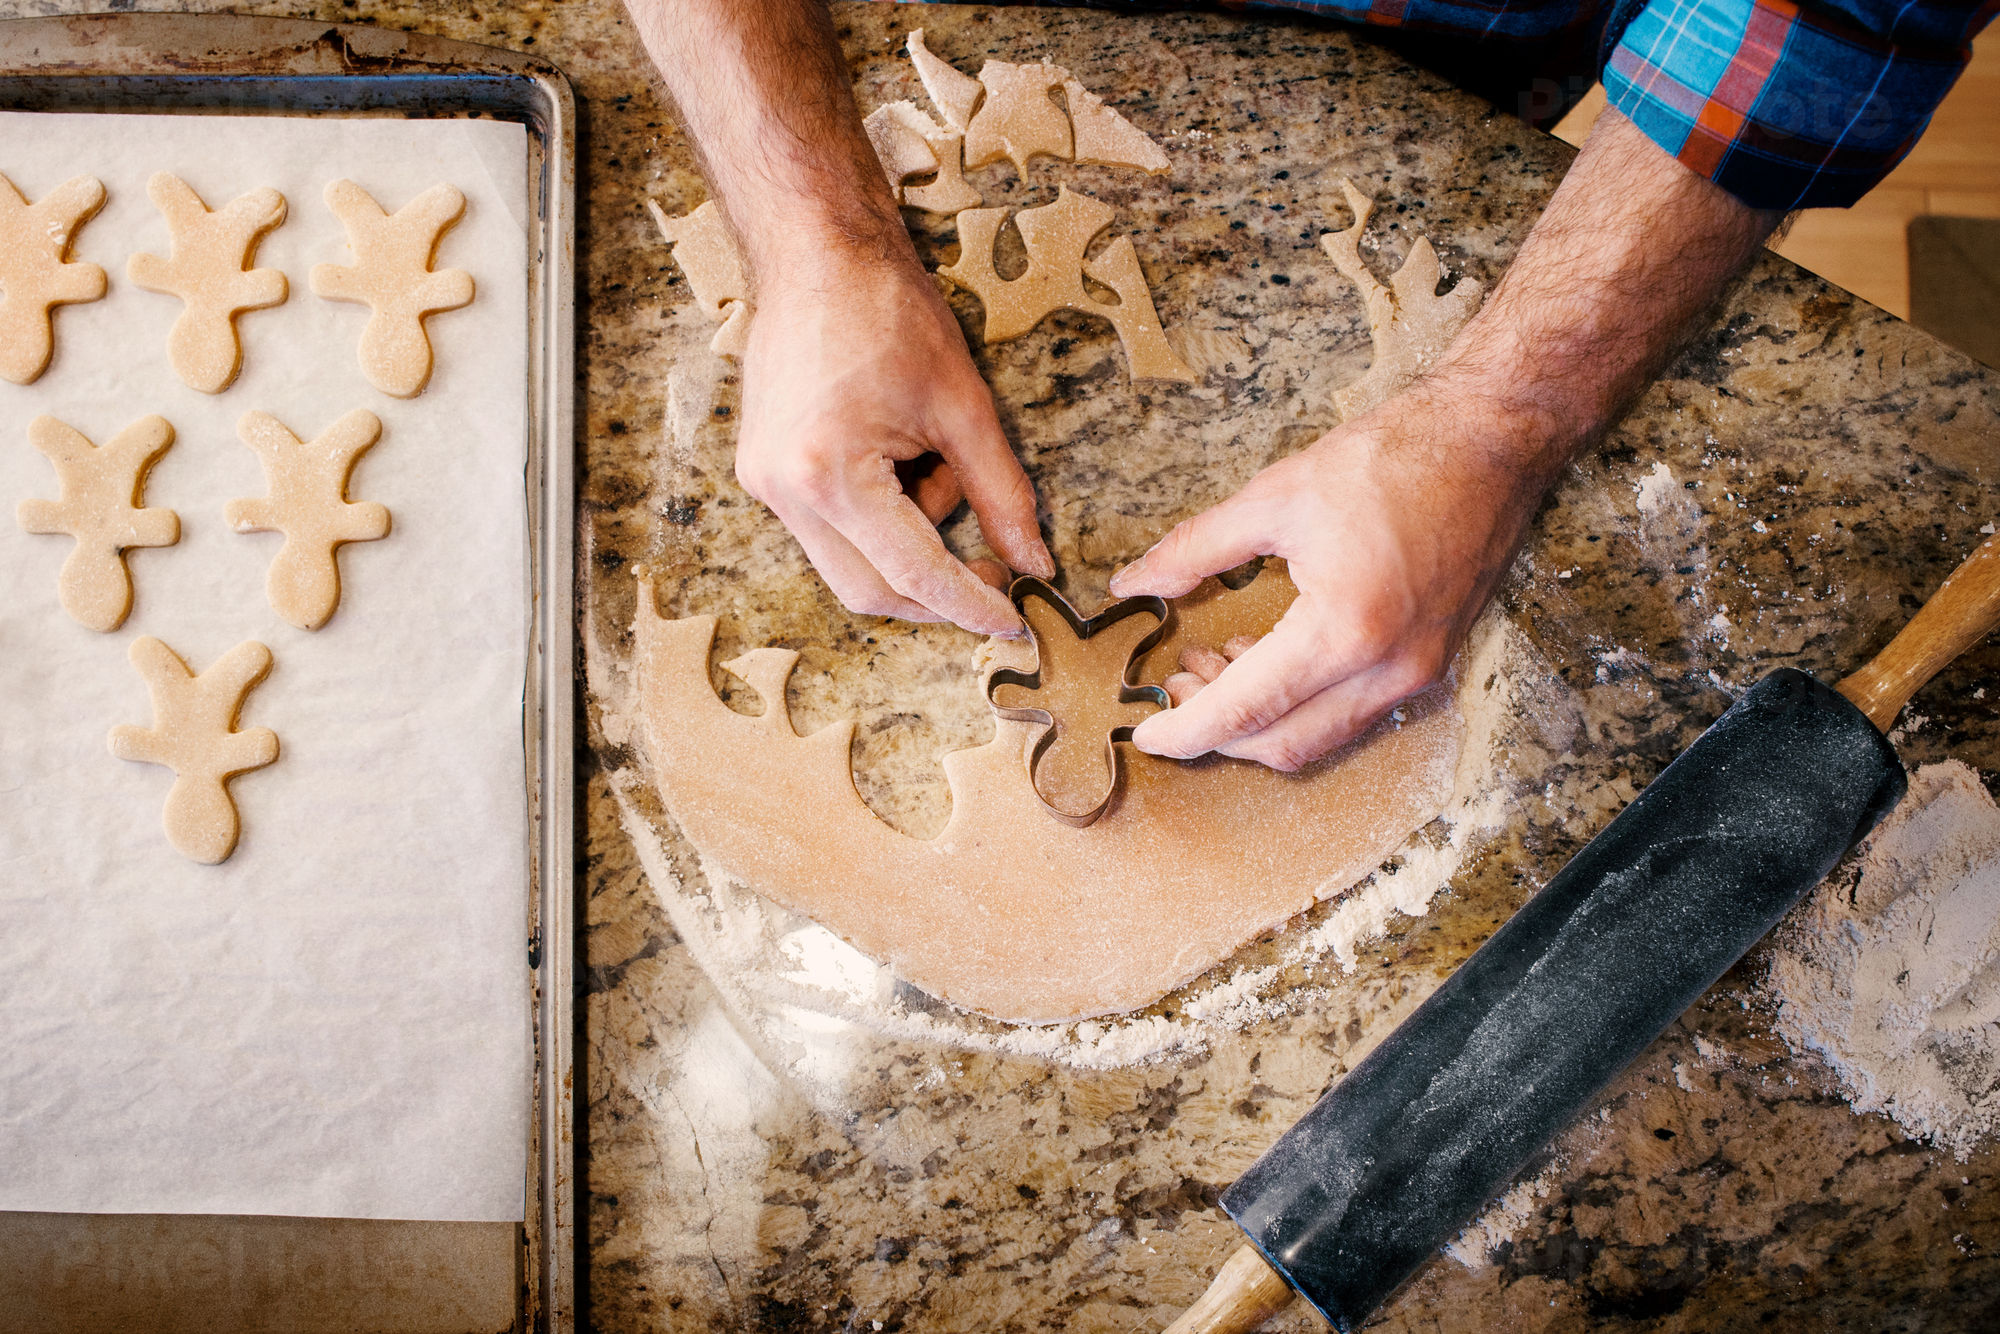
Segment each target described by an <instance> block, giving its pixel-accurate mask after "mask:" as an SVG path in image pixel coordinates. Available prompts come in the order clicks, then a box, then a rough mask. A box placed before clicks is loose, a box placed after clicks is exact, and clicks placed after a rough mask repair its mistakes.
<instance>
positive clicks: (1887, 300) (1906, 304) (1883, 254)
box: [1555, 23, 2000, 319]
mask: <svg viewBox="0 0 2000 1334" xmlns="http://www.w3.org/2000/svg"><path fill="white" fill-rule="evenodd" d="M1972 51H1973V54H1972V64H1971V65H1970V66H1968V67H1967V69H1966V71H1965V73H1964V74H1962V75H1960V76H1959V80H1958V83H1957V85H1956V86H1955V87H1953V88H1952V90H1951V95H1950V96H1949V97H1947V98H1946V99H1945V100H1944V104H1943V105H1942V106H1940V107H1939V108H1938V111H1937V115H1936V116H1934V117H1933V118H1932V120H1931V125H1930V129H1928V130H1927V131H1925V133H1924V137H1923V139H1922V140H1920V141H1919V142H1918V144H1917V146H1916V148H1914V149H1913V150H1911V152H1910V155H1909V157H1907V158H1905V159H1904V160H1903V163H1902V165H1901V166H1899V167H1897V168H1896V170H1895V171H1894V172H1892V173H1890V175H1889V178H1888V179H1887V180H1885V181H1883V182H1882V184H1880V185H1879V186H1877V187H1876V188H1875V190H1874V191H1873V192H1872V193H1871V194H1869V195H1868V197H1867V198H1865V199H1863V200H1862V201H1861V202H1860V203H1858V204H1856V205H1855V206H1854V207H1853V208H1850V209H1833V208H1823V209H1814V210H1812V211H1810V212H1807V213H1802V214H1800V215H1799V219H1798V221H1797V222H1795V223H1794V224H1793V225H1792V230H1791V232H1790V233H1789V234H1788V235H1787V236H1786V237H1785V238H1784V239H1783V240H1781V241H1779V242H1778V243H1777V245H1776V246H1775V249H1776V250H1777V252H1778V253H1779V254H1781V255H1783V256H1785V258H1787V259H1789V260H1792V261H1793V262H1795V263H1797V264H1799V265H1801V266H1802V267H1804V268H1808V269H1811V270H1812V271H1813V272H1814V273H1817V274H1819V275H1820V276H1821V277H1822V278H1825V279H1827V280H1828V281H1830V282H1833V283H1837V284H1839V285H1840V286H1842V287H1844V288H1846V289H1847V290H1848V291H1850V292H1852V293H1854V294H1855V295H1856V296H1858V297H1861V298H1862V299H1863V300H1865V301H1870V302H1873V303H1874V304H1875V305H1878V306H1880V307H1881V308H1882V309H1884V310H1886V311H1889V312H1890V313H1892V314H1895V315H1900V316H1902V317H1903V318H1904V319H1908V318H1909V317H1910V261H1909V249H1908V246H1907V244H1906V242H1905V240H1904V231H1905V229H1906V228H1908V227H1909V225H1910V219H1912V218H1916V217H1921V216H1923V215H1924V214H1927V213H1936V214H1946V215H1949V216H1952V217H1961V218H2000V23H1995V24H1994V25H1993V26H1991V27H1989V28H1988V29H1987V30H1986V32H1985V33H1983V34H1982V35H1981V36H1980V37H1979V39H1978V40H1977V41H1975V42H1974V43H1973V48H1972ZM1603 109H1604V88H1603V86H1602V85H1601V84H1600V85H1599V86H1597V87H1595V88H1593V89H1591V90H1590V95H1589V96H1588V97H1586V98H1585V99H1584V100H1583V101H1582V102H1581V103H1580V104H1579V105H1578V106H1577V108H1576V109H1575V110H1574V111H1572V112H1570V114H1569V115H1568V116H1566V117H1564V118H1563V121H1562V123H1561V124H1559V125H1557V126H1556V128H1555V134H1556V137H1557V138H1559V139H1563V140H1566V141H1568V142H1569V143H1573V144H1580V143H1582V142H1583V137H1584V135H1586V134H1588V133H1589V132H1590V126H1591V123H1592V122H1593V121H1595V120H1596V119H1597V113H1598V112H1599V111H1601V110H1603ZM1996 318H2000V314H1996Z"/></svg>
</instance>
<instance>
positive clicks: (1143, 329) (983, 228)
mask: <svg viewBox="0 0 2000 1334" xmlns="http://www.w3.org/2000/svg"><path fill="white" fill-rule="evenodd" d="M1007 212H1008V211H1007V210H1006V209H1004V208H975V209H967V210H966V211H965V212H963V213H961V214H959V215H958V237H959V243H960V248H959V257H958V262H957V263H956V264H952V265H949V266H947V267H945V268H941V269H939V270H938V273H939V275H940V276H942V277H945V278H948V279H950V280H951V281H952V282H955V283H957V284H958V285H959V286H961V287H964V288H966V289H967V290H968V291H970V292H971V293H972V294H973V295H974V296H977V297H978V298H979V301H980V304H981V305H982V306H984V307H985V308H986V334H985V337H986V341H987V342H989V343H1000V342H1005V341H1006V340H1007V339H1010V338H1019V337H1020V336H1021V335H1022V334H1024V333H1026V332H1028V330H1030V329H1032V328H1034V327H1035V325H1037V324H1039V323H1040V322H1041V320H1042V318H1043V317H1044V316H1046V315H1047V314H1049V313H1050V312H1051V311H1054V310H1059V309H1063V308H1065V307H1066V308H1068V309H1070V310H1080V311H1083V312H1085V313H1086V314H1090V315H1096V316H1099V317H1100V318H1102V319H1106V320H1109V321H1110V322H1111V327H1112V328H1113V329H1115V330H1117V332H1118V338H1119V341H1121V342H1122V343H1123V344H1124V345H1125V363H1126V367H1127V369H1128V370H1129V371H1130V373H1131V376H1132V378H1133V379H1135V380H1149V379H1150V380H1179V381H1181V382H1182V383H1190V384H1191V383H1193V381H1194V378H1195V377H1194V372H1193V371H1192V370H1190V369H1189V368H1188V364H1187V362H1186V361H1184V360H1182V359H1181V355H1180V353H1178V352H1176V351H1174V349H1173V346H1172V345H1171V344H1169V343H1168V342H1167V336H1166V333H1165V332H1164V331H1163V330H1162V329H1161V328H1160V317H1159V314H1158V312H1157V311H1155V310H1154V308H1153V294H1152V293H1151V292H1150V291H1148V290H1147V288H1146V276H1145V274H1144V273H1142V272H1141V271H1140V269H1139V255H1138V252H1137V251H1136V250H1134V249H1133V247H1132V238H1131V237H1129V236H1121V237H1119V238H1118V239H1117V240H1115V241H1113V242H1112V243H1111V244H1110V245H1108V246H1106V247H1105V248H1104V251H1103V252H1102V253H1101V254H1099V255H1098V256H1097V258H1095V259H1090V260H1086V259H1085V258H1084V257H1083V252H1084V250H1085V249H1086V248H1087V247H1088V246H1089V245H1090V242H1091V240H1092V238H1094V237H1095V236H1096V235H1097V234H1098V233H1099V232H1101V231H1103V230H1104V229H1105V227H1106V226H1108V225H1109V224H1110V222H1111V217H1112V213H1113V210H1112V208H1111V206H1110V205H1109V204H1103V203H1099V202H1098V201H1097V200H1095V199H1091V198H1089V197H1088V196H1086V195H1079V194H1075V193H1072V192H1071V190H1070V189H1069V187H1068V186H1064V187H1062V189H1061V190H1060V191H1059V192H1058V193H1057V195H1056V202H1055V203H1053V204H1046V205H1043V206H1042V207H1041V208H1024V209H1022V210H1021V211H1020V212H1019V213H1016V214H1015V215H1014V225H1015V226H1016V227H1018V228H1019V229H1020V231H1021V243H1022V245H1023V246H1025V247H1026V249H1027V252H1028V267H1027V270H1026V272H1024V273H1022V274H1021V276H1020V277H1018V278H1002V277H1001V276H1000V275H999V273H998V272H996V271H995V269H994V267H993V245H994V241H995V240H996V239H997V238H998V236H999V234H1000V224H1001V223H1002V222H1003V221H1004V220H1005V219H1006V217H1007ZM1086 274H1088V275H1089V276H1090V277H1091V278H1092V279H1094V280H1096V281H1097V282H1100V283H1102V284H1104V285H1105V286H1106V287H1109V288H1110V289H1111V290H1112V291H1113V292H1115V293H1117V294H1118V300H1117V302H1116V303H1115V304H1108V303H1106V302H1102V301H1099V300H1097V298H1095V297H1093V296H1091V295H1090V293H1089V292H1088V291H1087V290H1086V289H1085V288H1084V285H1083V279H1084V275H1086Z"/></svg>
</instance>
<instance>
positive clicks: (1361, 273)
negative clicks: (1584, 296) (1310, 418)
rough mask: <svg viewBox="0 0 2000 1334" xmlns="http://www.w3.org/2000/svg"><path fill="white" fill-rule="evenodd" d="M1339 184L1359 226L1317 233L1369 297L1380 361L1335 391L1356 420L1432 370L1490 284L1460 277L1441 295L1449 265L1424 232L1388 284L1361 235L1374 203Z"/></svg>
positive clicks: (1345, 416)
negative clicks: (1364, 254) (1369, 259)
mask: <svg viewBox="0 0 2000 1334" xmlns="http://www.w3.org/2000/svg"><path fill="white" fill-rule="evenodd" d="M1340 188H1341V192H1342V193H1343V194H1345V195H1346V196H1347V207H1348V208H1349V209H1350V210H1352V211H1353V213H1354V225H1353V226H1351V227H1349V228H1348V229H1347V230H1346V231H1344V232H1327V233H1324V234H1323V235H1322V236H1321V237H1320V238H1319V243H1320V248H1321V249H1323V250H1325V251H1326V253H1327V255H1328V257H1330V258H1331V259H1332V260H1333V266H1334V267H1335V268H1336V269H1338V270H1340V272H1341V275H1342V276H1343V277H1345V278H1346V279H1347V280H1348V281H1349V282H1351V283H1353V284H1354V285H1355V286H1356V287H1358V288H1360V289H1361V296H1362V300H1363V301H1365V302H1366V303H1367V310H1368V332H1369V337H1370V339H1371V340H1372V341H1373V342H1374V344H1375V359H1374V361H1372V362H1371V363H1369V366H1368V373H1367V374H1366V375H1364V376H1362V377H1361V378H1360V379H1359V380H1357V381H1355V382H1354V383H1353V384H1351V385H1349V386H1347V387H1346V388H1345V389H1341V390H1338V391H1336V392H1335V394H1334V396H1333V404H1334V407H1335V408H1337V409H1338V410H1339V412H1340V419H1341V420H1342V421H1351V420H1353V419H1354V418H1356V417H1359V416H1360V415H1361V414H1362V413H1364V412H1367V411H1369V410H1370V409H1371V408H1373V407H1375V406H1376V405H1377V404H1380V403H1382V402H1384V401H1385V400H1387V399H1388V398H1390V397H1392V396H1393V395H1395V394H1397V393H1399V392H1400V391H1401V390H1402V389H1403V388H1404V386H1406V385H1408V384H1409V383H1410V382H1411V381H1412V380H1415V379H1416V378H1417V377H1418V376H1420V375H1422V374H1423V373H1424V372H1425V371H1427V370H1429V369H1430V368H1431V365H1432V363H1433V362H1435V361H1436V360H1437V359H1438V357H1439V356H1440V355H1442V354H1443V352H1444V350H1445V349H1446V348H1447V347H1449V346H1450V345H1451V340H1452V339H1454V338H1456V337H1458V331H1459V330H1460V329H1463V328H1464V327H1465V326H1466V324H1467V323H1468V322H1470V321H1471V319H1472V317H1473V316H1474V315H1477V314H1478V313H1479V303H1480V300H1481V298H1482V297H1483V296H1484V295H1485V289H1484V288H1482V287H1481V286H1480V285H1479V283H1478V281H1477V280H1476V279H1472V278H1460V279H1459V280H1458V282H1457V283H1455V284H1453V286H1452V289H1451V290H1450V291H1449V292H1446V293H1445V294H1444V295H1443V296H1439V295H1438V294H1437V285H1438V279H1439V278H1440V277H1441V276H1442V274H1443V270H1442V268H1441V266H1440V265H1439V264H1438V257H1437V251H1436V250H1434V249H1432V247H1431V243H1430V241H1429V239H1428V238H1425V237H1421V236H1420V237H1418V238H1417V241H1416V244H1415V245H1413V246H1411V247H1410V254H1409V257H1408V258H1407V259H1405V260H1404V261H1403V266H1402V267H1401V268H1399V269H1397V270H1396V272H1395V273H1394V274H1393V275H1391V276H1390V278H1389V285H1388V286H1387V287H1384V286H1383V285H1382V284H1381V283H1379V282H1377V281H1376V279H1375V275H1374V274H1373V273H1371V272H1370V271H1369V269H1368V266H1367V265H1366V264H1364V263H1362V261H1361V236H1362V233H1364V232H1365V231H1367V229H1368V219H1369V217H1370V216H1371V215H1372V214H1373V213H1374V212H1375V201H1374V200H1372V199H1370V198H1369V197H1368V196H1367V195H1364V194H1362V193H1361V191H1359V190H1357V189H1356V188H1355V187H1354V182H1352V181H1350V180H1348V179H1347V178H1345V177H1342V178H1341V182H1340Z"/></svg>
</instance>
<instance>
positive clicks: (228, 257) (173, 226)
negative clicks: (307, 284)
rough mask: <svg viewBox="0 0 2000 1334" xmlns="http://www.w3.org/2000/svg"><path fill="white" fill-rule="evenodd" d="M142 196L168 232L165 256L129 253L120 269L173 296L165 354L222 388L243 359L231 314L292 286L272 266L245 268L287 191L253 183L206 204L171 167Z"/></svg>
mask: <svg viewBox="0 0 2000 1334" xmlns="http://www.w3.org/2000/svg"><path fill="white" fill-rule="evenodd" d="M146 194H147V197H148V198H150V199H151V200H152V201H153V205H154V207H156V208H158V209H159V210H160V212H161V213H162V214H163V215H164V216H165V217H166V220H167V227H168V228H169V230H170V231H171V232H172V234H173V246H172V249H171V250H170V251H169V252H168V255H167V258H165V259H161V258H160V257H159V256H158V255H134V256H132V258H131V259H130V260H128V261H127V262H126V265H125V271H126V273H127V275H128V276H129V277H130V278H131V279H132V281H133V282H134V283H137V284H138V285H139V286H140V287H143V288H145V289H146V290H147V291H149V292H161V293H164V294H166V295H168V296H177V297H179V298H180V299H181V301H182V303H183V309H182V310H181V315H180V318H179V319H177V320H175V321H174V327H173V329H172V330H171V331H170V332H169V333H168V334H167V361H168V363H169V364H170V365H172V366H173V368H174V374H176V375H178V376H180V377H181V382H182V383H183V384H185V385H187V386H188V387H189V388H190V389H199V390H200V391H201V392H202V393H204V394H219V393H221V392H222V391H223V390H224V389H227V388H228V387H229V386H230V384H231V383H232V382H233V381H234V380H235V379H236V373H237V371H238V370H240V369H241V368H242V366H243V344H242V342H241V340H239V339H238V337H237V334H236V317H237V316H238V315H239V314H241V313H242V312H244V311H246V310H262V309H264V308H266V307H269V306H277V305H282V304H284V300H285V297H286V296H287V295H288V294H289V291H290V288H289V287H288V285H287V284H286V282H285V275H284V274H282V273H280V272H279V271H278V270H276V269H253V268H251V267H250V265H251V262H252V260H253V259H254V257H255V255H256V253H257V242H258V241H259V240H261V239H262V238H263V236H264V234H265V233H267V232H269V231H271V230H272V229H273V228H275V227H277V226H278V225H280V224H281V223H283V222H284V220H285V197H284V196H283V195H281V194H279V193H278V192H277V191H276V190H269V189H265V190H254V191H252V192H251V193H249V194H247V195H241V196H239V197H237V198H235V199H232V200H230V201H229V202H228V203H227V204H225V205H224V206H223V207H222V208H220V209H217V210H214V211H211V210H210V209H209V207H208V205H207V204H205V203H204V202H202V198H201V196H200V195H198V194H196V193H195V192H194V187H192V186H190V185H189V184H188V183H187V182H186V181H184V180H182V179H181V178H180V177H178V176H175V175H174V174H173V173H171V172H165V171H162V172H155V173H154V174H153V179H152V180H151V181H149V182H147V185H146Z"/></svg>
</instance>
